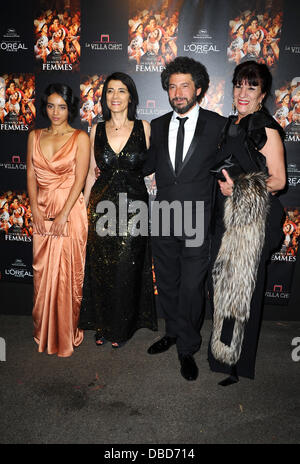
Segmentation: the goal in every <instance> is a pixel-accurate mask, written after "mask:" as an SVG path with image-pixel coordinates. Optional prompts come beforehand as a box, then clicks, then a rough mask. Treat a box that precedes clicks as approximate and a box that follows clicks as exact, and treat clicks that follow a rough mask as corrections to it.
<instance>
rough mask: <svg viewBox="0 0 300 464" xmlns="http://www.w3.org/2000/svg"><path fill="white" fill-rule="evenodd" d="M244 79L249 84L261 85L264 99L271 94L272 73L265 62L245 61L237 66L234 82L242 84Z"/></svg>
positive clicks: (234, 83)
mask: <svg viewBox="0 0 300 464" xmlns="http://www.w3.org/2000/svg"><path fill="white" fill-rule="evenodd" d="M243 81H246V82H248V84H249V85H253V86H257V85H260V86H261V91H262V93H265V94H266V95H265V97H264V99H263V101H265V99H266V98H267V97H268V96H269V95H270V93H271V87H272V74H271V72H270V70H269V68H268V66H267V65H266V64H264V63H257V62H256V61H254V60H249V61H244V62H243V63H240V64H239V65H238V66H236V68H235V70H234V73H233V78H232V83H233V85H236V84H239V85H240V84H241V83H242V82H243Z"/></svg>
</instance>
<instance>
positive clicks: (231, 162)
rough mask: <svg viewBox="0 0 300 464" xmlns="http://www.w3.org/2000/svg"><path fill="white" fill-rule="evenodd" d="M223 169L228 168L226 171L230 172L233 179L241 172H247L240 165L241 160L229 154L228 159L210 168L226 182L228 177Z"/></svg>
mask: <svg viewBox="0 0 300 464" xmlns="http://www.w3.org/2000/svg"><path fill="white" fill-rule="evenodd" d="M223 169H226V171H227V172H228V174H229V176H230V177H231V178H232V179H235V178H236V177H238V176H239V175H240V174H244V173H245V171H244V170H243V168H242V167H241V166H240V164H239V162H238V161H237V159H236V158H235V157H234V155H229V156H228V157H227V158H226V159H224V160H222V161H220V162H219V163H218V164H216V165H215V166H214V167H213V168H212V169H210V171H209V172H210V173H211V174H213V175H214V176H215V177H216V178H217V179H218V180H221V181H222V182H225V181H226V179H225V177H224V175H223V173H222V170H223Z"/></svg>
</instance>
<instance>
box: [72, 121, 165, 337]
mask: <svg viewBox="0 0 300 464" xmlns="http://www.w3.org/2000/svg"><path fill="white" fill-rule="evenodd" d="M94 153H95V160H96V163H97V166H98V167H99V169H100V172H101V174H100V176H99V177H98V179H97V180H96V182H95V184H94V186H93V188H92V191H91V195H90V201H89V207H88V219H89V234H88V243H87V256H86V269H85V281H84V288H83V300H82V305H81V318H80V327H81V328H84V329H95V330H98V331H99V332H100V336H101V337H104V338H105V339H107V340H109V341H111V342H119V343H120V342H124V341H127V340H128V339H129V338H130V337H131V336H132V335H133V334H134V332H135V331H136V330H137V329H139V328H149V329H151V330H157V318H156V310H155V301H154V292H153V279H152V256H151V248H150V237H149V236H145V235H142V234H138V233H136V229H137V227H138V228H141V222H140V223H139V225H138V226H137V221H136V220H135V218H137V215H138V214H139V212H140V211H141V210H139V209H136V207H137V205H138V203H133V202H137V201H140V202H143V203H142V205H145V206H148V193H147V189H146V186H145V182H144V178H143V173H142V167H143V163H144V160H145V156H146V141H145V134H144V128H143V123H142V121H140V120H135V122H134V126H133V129H132V132H131V135H130V137H129V139H128V140H127V142H126V144H125V146H124V148H123V149H122V151H121V152H120V153H119V154H116V153H115V152H114V151H113V150H112V148H111V147H110V145H109V143H108V140H107V135H106V130H105V122H100V123H99V124H98V125H97V128H96V134H95V145H94ZM120 194H121V195H120ZM126 200H127V206H126ZM104 201H106V202H108V203H106V204H105V203H103V202H104ZM105 206H106V207H107V209H104V207H105ZM101 208H102V212H100V209H101ZM144 211H145V212H146V211H147V209H145V208H144ZM126 216H127V217H126ZM140 217H141V216H140ZM105 218H106V219H107V221H106V222H105ZM143 218H144V219H145V215H144V216H143ZM143 224H144V226H145V221H143ZM144 228H145V227H144ZM146 228H148V221H147V218H146ZM104 229H106V232H107V230H108V229H109V230H110V235H105V236H103V232H104ZM114 233H115V235H113V234H114Z"/></svg>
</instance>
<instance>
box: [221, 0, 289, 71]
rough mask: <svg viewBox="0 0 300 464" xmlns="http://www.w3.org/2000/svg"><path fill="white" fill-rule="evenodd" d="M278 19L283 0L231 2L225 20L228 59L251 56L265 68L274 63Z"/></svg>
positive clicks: (278, 28)
mask: <svg viewBox="0 0 300 464" xmlns="http://www.w3.org/2000/svg"><path fill="white" fill-rule="evenodd" d="M243 5H245V9H243V8H242V6H243ZM282 23H283V0H271V1H270V0H265V1H260V2H257V1H254V0H250V1H247V2H244V1H242V2H241V1H237V2H235V6H234V11H233V12H232V17H231V18H230V20H229V37H228V48H227V57H228V61H229V62H232V63H234V64H239V63H240V62H243V61H249V60H255V61H258V62H259V63H265V64H266V65H267V66H268V67H269V68H273V67H274V66H276V65H277V64H278V60H279V53H280V39H281V31H282Z"/></svg>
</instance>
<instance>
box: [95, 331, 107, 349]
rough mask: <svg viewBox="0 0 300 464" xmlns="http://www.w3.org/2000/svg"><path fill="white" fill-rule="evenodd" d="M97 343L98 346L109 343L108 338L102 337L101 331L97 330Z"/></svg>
mask: <svg viewBox="0 0 300 464" xmlns="http://www.w3.org/2000/svg"><path fill="white" fill-rule="evenodd" d="M95 343H96V345H97V346H102V345H104V344H105V343H107V340H106V339H105V338H104V337H101V335H100V332H99V331H98V330H97V332H96V333H95Z"/></svg>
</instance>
